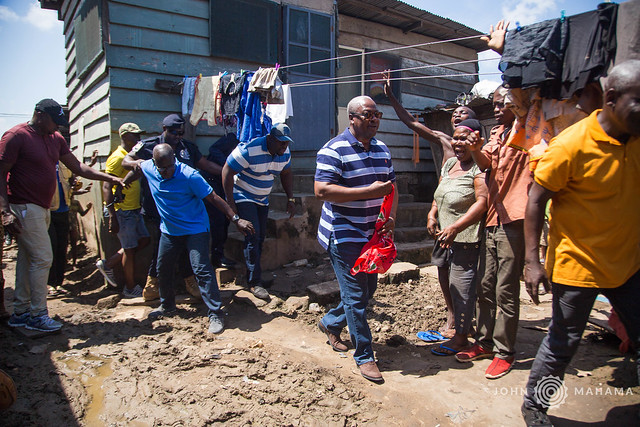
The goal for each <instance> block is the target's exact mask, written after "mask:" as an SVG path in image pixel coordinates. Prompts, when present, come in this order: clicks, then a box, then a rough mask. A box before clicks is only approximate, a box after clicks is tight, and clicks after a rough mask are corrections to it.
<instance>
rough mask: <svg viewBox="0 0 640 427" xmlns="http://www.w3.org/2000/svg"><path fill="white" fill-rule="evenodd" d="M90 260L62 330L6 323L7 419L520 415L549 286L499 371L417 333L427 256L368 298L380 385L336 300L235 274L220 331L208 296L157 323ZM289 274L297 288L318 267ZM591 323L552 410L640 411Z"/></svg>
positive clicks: (609, 347) (75, 276) (563, 413)
mask: <svg viewBox="0 0 640 427" xmlns="http://www.w3.org/2000/svg"><path fill="white" fill-rule="evenodd" d="M15 255H16V253H15V249H13V250H9V251H7V252H6V253H5V258H4V262H5V263H6V265H7V268H6V269H5V276H6V278H7V285H8V287H9V288H11V287H12V286H13V281H14V279H13V267H14V264H15ZM94 262H95V257H90V256H86V257H85V258H83V259H82V260H80V261H79V267H80V268H79V269H77V270H75V271H73V272H70V273H69V275H68V278H69V280H68V284H67V285H66V286H67V288H68V289H69V290H70V294H69V295H66V296H63V297H60V298H57V299H51V300H49V309H50V312H51V314H52V315H55V316H57V317H59V318H60V319H61V320H62V321H64V323H65V327H64V328H63V330H62V332H61V333H59V334H57V335H51V336H46V337H42V338H35V339H32V338H26V337H24V336H22V335H20V334H18V333H16V332H15V331H12V330H10V329H9V328H8V327H6V325H5V326H3V327H0V337H1V340H2V347H1V348H0V368H2V369H4V370H5V371H7V372H8V373H10V375H12V377H13V378H14V380H15V382H16V385H17V388H18V401H17V402H16V404H14V406H13V407H12V408H10V409H9V410H6V411H4V412H3V413H1V414H0V417H1V420H2V421H1V422H0V424H2V425H8V426H25V425H47V426H58V425H60V426H74V425H86V426H102V425H108V426H125V425H126V426H156V425H158V426H160V425H170V426H202V425H210V424H217V423H226V424H229V425H267V426H270V425H274V426H275V425H336V426H345V425H348V426H354V425H365V424H371V425H410V426H413V425H427V426H436V425H458V424H459V425H480V426H482V425H492V426H494V425H504V426H519V425H523V422H522V418H521V415H520V405H521V402H522V393H523V390H522V388H523V387H524V384H525V382H526V378H527V375H528V370H529V368H530V367H531V363H532V360H533V357H534V355H535V351H536V349H537V347H538V344H539V343H540V340H541V339H542V337H543V336H544V328H545V327H546V325H547V323H548V319H549V316H550V302H549V301H550V296H548V295H547V296H543V300H544V301H543V303H542V304H541V305H540V306H538V307H536V306H533V305H532V304H530V303H529V302H528V300H527V299H526V298H525V297H524V295H523V298H522V310H521V320H520V326H521V327H520V330H519V345H518V349H519V353H518V355H517V359H518V362H517V364H516V366H515V369H514V370H513V371H512V372H511V373H509V374H508V375H507V376H505V377H503V378H502V379H499V380H495V381H489V380H486V379H485V378H484V370H485V369H486V367H487V366H488V365H489V363H490V361H489V360H483V361H479V362H477V363H475V364H461V363H458V362H456V361H455V360H454V359H453V358H451V357H438V356H434V355H432V354H431V353H430V351H429V349H430V345H428V344H426V343H422V342H421V341H419V340H418V339H417V338H416V337H415V333H416V332H417V331H419V330H424V329H435V328H438V327H439V326H441V325H442V323H443V322H444V320H445V311H444V307H443V302H442V300H441V298H440V297H439V291H438V285H437V281H436V279H435V271H434V270H433V269H432V268H429V267H427V268H424V269H422V276H421V279H420V280H415V281H411V282H409V283H402V284H399V285H381V286H380V287H379V290H378V292H377V293H376V296H375V301H374V302H373V303H372V305H371V310H370V319H371V321H370V323H371V326H372V330H373V331H374V340H375V344H374V350H375V351H376V355H377V358H378V361H379V366H380V368H381V370H382V372H383V375H384V378H385V382H384V384H381V385H376V384H373V383H371V382H369V381H367V380H365V379H364V378H362V377H361V376H360V375H359V373H358V370H357V368H356V366H355V364H354V363H353V359H352V357H351V355H344V354H339V353H336V352H333V351H331V348H330V347H329V346H328V345H327V344H326V338H325V336H324V335H323V334H321V333H320V332H319V331H318V330H317V327H316V326H315V325H316V322H317V321H318V319H319V318H320V317H321V316H322V313H323V312H324V311H325V310H326V307H319V311H317V310H318V309H317V308H316V309H315V310H316V311H314V307H313V306H312V307H311V309H309V308H308V307H307V305H306V304H304V299H302V300H299V301H297V302H298V304H289V305H288V304H287V303H286V302H282V300H279V299H274V302H272V303H271V304H269V305H267V306H264V307H261V308H256V307H254V306H252V305H248V304H245V303H242V302H240V301H239V300H235V299H233V298H232V297H233V294H234V292H235V290H236V289H237V288H235V287H233V286H231V287H230V286H227V287H223V299H224V300H225V302H226V311H227V312H228V316H227V317H226V324H227V329H226V330H225V331H224V333H222V334H221V335H220V336H215V337H212V336H208V335H207V333H206V328H207V321H206V317H205V316H204V315H205V309H204V306H203V305H202V304H183V305H181V306H180V308H181V313H180V315H179V316H178V317H174V318H170V319H163V320H159V321H155V322H153V323H152V322H150V321H148V320H147V319H146V316H147V314H148V312H149V310H150V308H149V307H147V306H135V305H134V306H131V305H124V304H122V303H121V304H119V305H117V306H116V307H114V308H109V309H98V308H96V306H95V304H96V302H97V301H98V300H99V299H101V298H103V297H105V296H108V295H111V294H114V293H115V291H114V290H113V289H111V288H106V287H104V286H103V284H102V280H101V277H100V276H99V274H98V273H96V272H95V271H94V268H93V264H94ZM305 268H306V273H309V274H308V276H309V277H324V276H326V275H327V274H329V275H330V274H331V272H330V271H329V272H327V271H326V269H327V268H330V267H329V266H328V265H327V264H324V263H322V262H320V263H319V265H318V266H315V267H305ZM276 274H280V275H286V272H284V271H283V272H276ZM292 280H295V281H296V283H297V284H299V285H300V286H298V287H296V286H294V287H293V288H294V289H299V288H303V287H304V286H302V285H304V284H308V283H309V280H310V279H309V278H308V277H307V275H305V274H303V275H298V276H296V277H295V278H294V279H292ZM7 294H8V295H7V302H6V304H7V307H10V306H11V305H10V303H9V301H10V300H9V298H10V297H11V295H12V292H11V291H10V290H8V291H7ZM280 296H281V297H282V298H283V299H286V298H287V296H286V295H280ZM300 302H302V303H300ZM290 303H291V301H290ZM295 307H297V308H295ZM585 336H586V338H585V339H584V340H583V343H582V344H581V347H580V350H579V353H578V354H577V356H576V357H575V359H574V361H573V362H572V364H571V367H570V369H569V370H568V373H567V377H566V378H565V380H566V381H565V386H566V387H567V388H566V395H565V396H564V397H565V399H564V402H563V403H562V404H561V405H560V406H559V407H557V408H554V409H552V410H550V412H549V414H550V415H551V419H552V421H553V422H554V423H555V424H556V425H558V426H562V425H575V424H576V422H577V423H589V424H590V425H591V423H603V425H605V424H606V425H614V424H616V425H638V424H639V423H640V419H639V418H638V412H639V409H640V387H638V384H637V378H636V375H635V366H634V365H633V363H631V361H630V360H629V357H628V356H622V355H620V354H619V352H618V351H617V347H616V345H617V344H616V342H615V340H610V339H608V338H607V335H603V334H602V333H601V330H600V329H598V328H593V327H590V328H589V330H588V331H587V332H586V333H585ZM603 337H604V339H603Z"/></svg>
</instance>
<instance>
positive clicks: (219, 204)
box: [140, 144, 254, 334]
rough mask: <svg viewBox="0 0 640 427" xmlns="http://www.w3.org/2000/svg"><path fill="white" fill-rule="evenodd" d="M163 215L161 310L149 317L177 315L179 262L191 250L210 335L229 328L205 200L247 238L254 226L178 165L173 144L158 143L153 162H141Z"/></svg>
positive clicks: (197, 176) (195, 173)
mask: <svg viewBox="0 0 640 427" xmlns="http://www.w3.org/2000/svg"><path fill="white" fill-rule="evenodd" d="M140 170H141V171H142V173H144V176H145V177H146V178H147V182H148V183H149V190H150V192H151V196H152V197H153V200H154V201H155V202H156V207H157V208H158V213H159V215H160V221H161V222H160V231H161V233H162V234H161V236H160V243H159V248H158V261H157V263H158V265H157V268H158V283H159V285H160V307H158V308H157V309H155V310H153V311H152V312H151V313H150V314H149V318H151V319H154V318H158V317H161V316H170V315H172V314H175V312H176V310H177V309H176V303H175V295H174V290H173V285H172V278H173V273H174V268H175V264H176V259H177V258H178V255H179V254H180V253H181V252H182V251H183V250H184V249H185V248H186V249H187V251H188V253H189V261H190V262H191V268H192V269H193V273H194V274H195V276H196V279H197V281H198V286H199V288H200V294H201V295H202V300H203V301H204V303H205V304H206V305H207V308H208V309H209V333H213V334H218V333H220V332H222V330H223V329H224V321H223V318H222V310H221V307H222V303H221V301H220V292H219V290H218V284H217V282H216V276H215V273H214V269H213V266H212V265H211V261H210V259H209V218H208V216H207V211H206V209H205V206H204V203H203V199H206V200H207V201H208V202H210V203H211V204H212V205H214V206H215V207H216V208H217V209H220V210H221V211H223V212H224V213H225V214H226V216H227V218H229V219H230V220H231V221H232V222H233V223H235V224H236V226H237V227H238V229H239V230H240V231H241V232H242V233H243V234H245V235H246V234H253V233H254V229H253V225H252V224H251V222H249V221H246V220H243V219H240V218H238V216H237V215H235V213H234V212H233V210H231V208H230V207H229V205H228V204H227V203H226V202H225V201H224V200H223V199H221V198H220V197H219V196H218V195H216V193H215V192H214V191H213V190H212V188H211V187H210V186H209V184H207V182H206V181H205V180H204V178H202V176H201V175H200V173H198V171H196V170H195V169H193V168H191V167H189V166H187V165H185V164H184V163H181V162H178V161H176V159H175V155H174V152H173V148H171V146H170V145H169V144H158V145H156V146H155V147H154V149H153V158H152V159H149V160H145V161H144V162H142V163H141V164H140Z"/></svg>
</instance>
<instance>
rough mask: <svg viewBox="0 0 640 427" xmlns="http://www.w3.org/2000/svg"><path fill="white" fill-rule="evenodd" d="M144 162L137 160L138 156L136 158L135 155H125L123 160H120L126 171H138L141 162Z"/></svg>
mask: <svg viewBox="0 0 640 427" xmlns="http://www.w3.org/2000/svg"><path fill="white" fill-rule="evenodd" d="M143 161H144V160H142V159H139V158H138V156H136V155H135V154H131V153H129V154H127V155H126V156H124V159H122V167H123V168H125V169H128V170H135V171H137V170H139V169H140V164H141V163H142V162H143Z"/></svg>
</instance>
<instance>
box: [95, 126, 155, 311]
mask: <svg viewBox="0 0 640 427" xmlns="http://www.w3.org/2000/svg"><path fill="white" fill-rule="evenodd" d="M119 133H120V139H121V141H122V143H121V144H120V146H119V147H118V148H116V150H115V151H114V152H113V153H111V155H110V156H109V158H108V159H107V166H106V170H105V172H106V173H108V174H110V175H114V176H117V177H120V178H124V177H125V176H127V174H128V173H129V171H128V170H127V169H125V168H123V167H122V160H123V159H124V158H125V156H126V155H127V154H128V153H129V151H131V149H132V148H133V146H134V145H136V144H137V143H138V142H139V141H140V134H141V133H143V131H142V130H141V129H140V127H138V125H137V124H135V123H125V124H123V125H122V126H120V130H119ZM114 193H115V189H114V188H113V185H112V184H111V183H105V184H104V185H103V187H102V196H103V199H104V202H105V204H106V207H107V209H108V211H109V232H111V233H114V234H117V235H118V239H120V244H121V245H122V249H120V250H119V251H118V252H116V253H115V254H114V255H112V256H111V257H109V258H108V259H101V260H99V261H98V262H97V263H96V267H97V268H98V270H100V272H101V273H102V274H103V275H104V277H105V279H107V282H109V284H111V285H112V286H117V283H116V282H115V276H114V275H113V267H114V266H115V265H117V264H118V263H120V262H122V269H123V271H124V282H125V287H124V290H123V291H122V294H123V295H124V297H125V298H135V297H141V296H142V288H141V287H140V286H139V285H136V283H135V279H134V271H135V255H136V252H137V251H139V250H140V249H142V248H144V247H145V246H147V245H148V244H149V232H148V231H147V228H146V227H145V225H144V221H143V219H142V215H140V181H134V182H132V183H131V184H130V185H129V186H128V187H127V188H124V189H122V196H123V200H114Z"/></svg>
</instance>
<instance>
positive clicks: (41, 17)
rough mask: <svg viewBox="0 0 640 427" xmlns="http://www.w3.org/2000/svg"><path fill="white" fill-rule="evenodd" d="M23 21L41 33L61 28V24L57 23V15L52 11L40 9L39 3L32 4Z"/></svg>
mask: <svg viewBox="0 0 640 427" xmlns="http://www.w3.org/2000/svg"><path fill="white" fill-rule="evenodd" d="M23 19H24V20H25V21H27V22H28V23H30V24H31V25H34V26H35V27H37V28H39V29H40V30H42V31H49V30H51V29H53V28H57V27H58V26H62V22H60V21H58V13H57V12H56V11H54V10H46V9H42V8H41V7H40V4H39V3H32V4H31V5H30V6H29V11H28V12H27V16H25V17H24V18H23Z"/></svg>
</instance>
